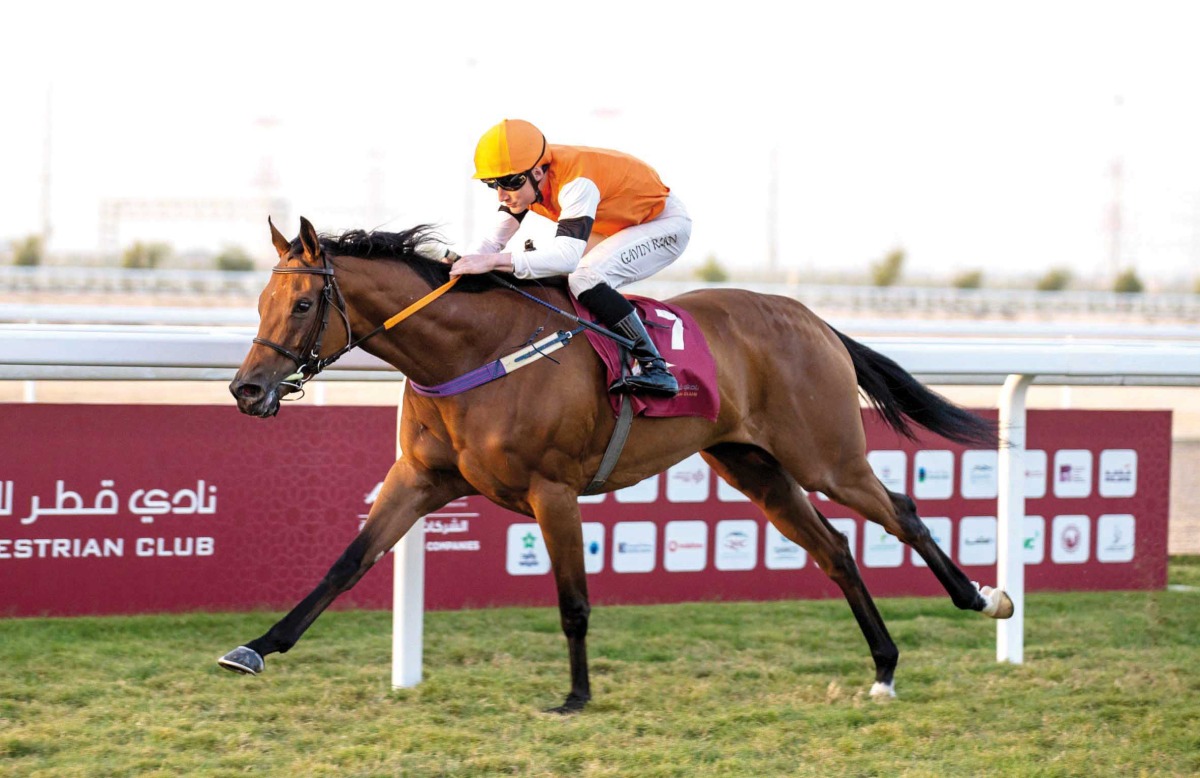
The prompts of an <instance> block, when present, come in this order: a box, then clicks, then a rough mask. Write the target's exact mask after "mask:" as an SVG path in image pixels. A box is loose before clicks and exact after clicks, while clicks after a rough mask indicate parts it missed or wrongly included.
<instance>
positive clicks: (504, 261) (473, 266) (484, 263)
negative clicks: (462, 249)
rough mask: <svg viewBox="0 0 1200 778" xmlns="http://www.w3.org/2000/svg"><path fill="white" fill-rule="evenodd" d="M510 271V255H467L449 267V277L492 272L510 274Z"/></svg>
mask: <svg viewBox="0 0 1200 778" xmlns="http://www.w3.org/2000/svg"><path fill="white" fill-rule="evenodd" d="M512 269H513V264H512V254H509V253H504V254H467V255H466V256H464V257H460V258H459V260H458V261H457V262H455V263H454V264H453V265H451V266H450V275H452V276H465V275H477V274H479V273H489V272H491V271H493V270H501V271H503V272H505V273H511V272H512Z"/></svg>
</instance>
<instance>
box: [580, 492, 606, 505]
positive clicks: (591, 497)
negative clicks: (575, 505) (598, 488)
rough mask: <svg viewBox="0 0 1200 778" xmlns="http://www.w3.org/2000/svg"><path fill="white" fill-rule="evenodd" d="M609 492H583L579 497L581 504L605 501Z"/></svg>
mask: <svg viewBox="0 0 1200 778" xmlns="http://www.w3.org/2000/svg"><path fill="white" fill-rule="evenodd" d="M607 496H608V494H581V495H579V497H578V502H579V504H580V505H595V504H596V503H601V502H604V498H605V497H607Z"/></svg>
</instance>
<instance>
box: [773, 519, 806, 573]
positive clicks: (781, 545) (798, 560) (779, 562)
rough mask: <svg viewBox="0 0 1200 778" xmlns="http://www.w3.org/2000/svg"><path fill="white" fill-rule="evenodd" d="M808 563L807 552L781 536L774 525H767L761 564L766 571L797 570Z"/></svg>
mask: <svg viewBox="0 0 1200 778" xmlns="http://www.w3.org/2000/svg"><path fill="white" fill-rule="evenodd" d="M807 562H808V552H806V551H805V550H804V549H803V548H801V547H800V546H798V545H796V544H795V543H793V542H792V541H790V540H788V539H787V538H785V537H784V536H783V533H781V532H780V531H779V530H777V529H775V525H773V524H768V525H767V551H766V557H765V558H764V559H763V564H764V565H765V566H766V568H767V569H768V570H799V569H800V568H802V567H804V565H805V564H807Z"/></svg>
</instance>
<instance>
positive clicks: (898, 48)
mask: <svg viewBox="0 0 1200 778" xmlns="http://www.w3.org/2000/svg"><path fill="white" fill-rule="evenodd" d="M4 15H5V31H6V34H5V36H4V40H3V43H0V301H2V302H4V303H6V304H10V305H14V306H16V305H42V306H45V305H55V306H57V305H83V306H87V305H105V306H122V307H124V308H128V309H131V310H134V311H135V313H134V314H133V315H132V316H126V318H125V319H123V320H131V321H145V322H146V323H160V324H161V323H163V321H162V320H161V319H160V320H157V321H156V320H154V316H155V314H152V313H150V312H149V308H151V307H154V308H164V307H168V308H178V307H188V308H199V309H205V310H210V311H218V310H221V309H230V310H233V311H242V312H246V315H247V316H248V317H252V316H253V311H252V309H253V306H254V300H255V298H256V296H257V292H258V290H259V289H260V288H261V287H262V285H263V283H264V281H265V277H264V274H263V272H262V271H264V270H265V269H266V268H268V267H269V266H270V265H271V264H272V263H273V262H274V258H275V257H274V252H273V249H272V248H271V243H270V240H269V234H268V231H267V227H266V219H267V216H268V215H270V216H272V217H273V218H274V219H275V222H276V224H278V225H279V226H280V228H281V230H282V231H283V232H284V233H285V234H287V235H288V236H289V237H290V236H292V235H295V234H296V232H297V229H298V219H299V216H300V215H304V216H306V217H308V218H309V219H310V220H312V221H313V223H314V224H315V225H316V226H317V228H318V229H319V230H321V231H322V232H328V233H338V232H341V231H343V230H346V229H351V228H365V229H384V230H401V229H406V228H408V227H411V226H414V225H416V224H421V223H431V224H435V225H438V227H439V229H440V230H441V232H442V233H443V235H444V236H445V237H446V239H447V240H448V241H449V242H452V243H455V244H456V245H458V246H459V247H462V246H465V245H467V244H469V243H470V242H471V241H472V240H473V239H475V238H477V237H479V236H480V233H481V231H482V230H483V229H484V228H485V227H486V225H487V224H488V223H489V219H490V214H491V213H492V212H493V211H494V210H495V207H496V202H495V195H494V193H492V192H491V191H489V190H488V189H486V188H485V187H483V186H481V185H480V184H479V183H478V182H475V181H472V180H471V179H470V175H471V172H472V164H471V161H472V153H473V149H474V145H475V142H476V140H477V139H478V137H479V135H480V134H481V133H482V132H483V131H484V130H485V129H487V128H488V127H490V126H491V125H493V124H495V123H496V122H497V121H499V120H500V119H502V118H506V117H511V118H523V119H527V120H529V121H532V122H534V123H535V124H537V125H538V126H539V127H540V128H541V129H542V130H543V131H544V132H545V133H546V135H547V137H548V139H549V140H550V141H551V142H560V143H570V144H580V145H592V146H603V147H611V148H617V149H620V150H623V151H626V152H629V153H632V154H634V155H635V156H638V157H641V158H642V159H644V160H645V161H647V162H649V163H650V164H651V165H653V166H654V167H655V168H657V169H658V171H659V173H660V174H661V176H662V178H663V180H664V181H665V182H666V183H667V184H668V185H669V186H670V187H671V188H672V189H673V190H674V191H675V192H676V193H677V194H678V195H679V196H680V197H681V198H682V199H683V200H684V201H685V203H686V204H687V206H688V208H689V210H690V211H691V213H692V216H693V218H694V220H695V228H694V233H693V238H692V242H691V245H690V247H689V249H688V251H687V253H686V255H685V256H684V257H683V258H682V259H681V260H680V261H679V262H677V263H676V264H675V265H674V266H672V267H671V268H669V269H668V270H667V271H665V272H664V273H662V274H661V275H660V276H659V277H656V278H655V279H654V281H653V283H652V284H650V282H647V283H648V284H650V285H646V286H640V288H635V289H634V290H633V291H636V292H640V293H642V294H651V295H664V296H665V295H668V294H673V293H676V292H678V291H682V290H683V289H686V288H692V287H693V286H695V285H701V284H711V283H728V284H733V285H739V286H749V287H752V288H758V289H762V290H764V291H775V292H779V293H783V294H789V295H792V296H795V297H797V298H799V299H801V300H803V301H804V302H806V303H807V304H808V305H810V307H813V308H814V309H815V310H817V312H818V313H820V314H821V315H823V316H825V317H827V318H829V319H831V320H833V321H834V322H835V323H842V326H843V327H844V328H846V329H847V331H849V332H851V333H852V334H855V333H857V332H859V331H860V330H859V329H857V328H856V327H855V326H853V324H854V322H861V321H862V320H864V319H869V318H880V317H886V318H888V319H891V320H900V321H908V322H918V321H929V320H946V319H950V320H956V321H966V320H970V321H974V322H979V321H994V322H998V323H999V325H1001V326H1003V325H1014V328H1013V329H1011V330H1010V331H1011V332H1014V333H1016V332H1018V329H1016V328H1015V325H1017V324H1021V325H1030V324H1054V325H1060V324H1061V325H1063V326H1074V327H1084V328H1086V327H1091V328H1093V329H1092V330H1091V332H1093V333H1097V332H1100V333H1105V336H1106V337H1107V336H1114V337H1115V336H1119V334H1120V332H1121V328H1125V327H1134V326H1137V327H1139V328H1146V327H1150V328H1155V327H1157V328H1173V329H1171V330H1170V333H1171V336H1172V337H1181V336H1182V337H1196V329H1195V328H1196V327H1197V326H1200V142H1198V141H1197V138H1200V103H1198V101H1197V99H1196V96H1195V87H1194V81H1195V75H1196V74H1197V73H1200V47H1197V46H1196V45H1195V30H1196V29H1200V8H1197V7H1196V6H1194V5H1192V4H1188V3H1184V2H1177V3H1171V2H1152V3H1137V4H1134V3H1106V2H1088V3H1083V2H1064V3H1055V4H1047V3H1037V2H1010V3H1005V4H1003V5H998V6H997V5H980V4H967V3H961V2H907V3H883V2H845V3H836V4H834V3H821V4H807V3H803V4H793V5H791V6H789V7H787V8H786V9H785V8H784V7H783V6H780V5H779V4H777V3H766V2H743V3H738V4H736V6H728V5H727V6H720V7H716V8H713V9H708V8H707V7H704V8H702V7H701V6H697V5H696V4H693V3H683V2H662V3H644V2H627V1H626V0H614V1H613V2H607V3H604V4H603V5H596V4H584V3H572V2H560V3H554V4H548V3H547V4H538V3H528V2H527V3H520V4H507V5H506V4H500V3H495V2H491V3H485V2H476V1H474V0H467V1H464V2H453V3H404V4H384V3H375V2H355V1H354V0H350V1H348V2H342V3H338V4H336V5H333V4H327V3H325V4H318V3H312V2H289V3H283V2H274V1H268V2H256V3H241V2H237V3H235V2H224V1H223V0H217V1H215V2H207V3H203V4H183V3H161V2H131V1H130V0H114V1H113V2H109V3H104V4H94V3H82V2H61V1H60V2H55V1H54V0H48V1H45V2H40V3H20V4H15V5H10V6H9V7H6V9H5V12H4ZM553 229H554V228H553V225H551V224H550V223H549V222H547V221H545V220H542V219H539V218H537V217H531V218H530V219H527V220H526V222H525V224H524V226H523V228H522V234H521V236H519V237H533V238H534V239H535V240H536V239H549V237H550V236H552V235H553ZM142 307H145V308H146V309H147V313H146V316H145V318H144V319H138V318H137V314H136V309H138V308H142ZM14 310H15V309H14ZM42 310H43V313H42V315H45V314H44V309H42ZM13 316H14V317H17V318H19V316H17V314H13ZM34 318H36V317H34ZM213 318H214V321H213V322H212V323H235V322H234V320H232V319H225V320H221V321H217V320H216V319H217V318H218V317H217V316H216V315H215V314H214V316H213ZM235 318H236V316H235ZM847 320H849V321H850V322H851V324H850V325H847V324H845V323H844V322H846V321H847ZM236 323H244V324H252V323H253V319H252V318H251V319H249V320H248V321H246V322H241V321H240V320H238V321H237V322H236ZM914 326H915V325H914ZM1084 331H1085V330H1078V331H1077V332H1084ZM1161 331H1163V332H1167V330H1166V329H1163V330H1161ZM1072 332H1076V331H1072ZM30 391H31V390H30V387H29V386H28V385H25V386H22V385H20V384H19V383H18V382H0V401H14V400H20V399H21V398H22V396H25V397H26V398H28V395H29V393H30ZM131 391H133V390H131V388H130V386H129V385H126V384H124V383H123V382H109V383H106V384H103V385H99V384H96V383H95V382H93V383H91V384H90V385H87V386H86V387H85V388H80V387H78V386H76V385H73V384H71V383H69V382H45V383H43V384H41V385H40V386H39V387H38V389H37V393H36V394H37V398H38V399H39V400H40V401H55V400H59V401H71V402H74V401H79V400H80V399H81V398H86V399H87V400H89V401H123V400H122V398H123V397H127V396H128V395H129V393H130V392H131ZM379 391H380V389H379V387H377V386H366V385H364V386H356V385H355V384H353V383H351V382H346V383H342V384H338V385H337V386H335V387H331V388H330V389H329V392H330V393H331V395H330V396H331V398H332V400H331V401H341V402H380V401H386V402H392V401H394V398H392V397H391V396H390V395H389V396H387V397H386V398H382V396H381V395H380V394H379ZM948 391H949V393H951V394H952V396H954V397H955V398H956V399H961V400H962V401H965V402H971V403H975V404H977V405H993V404H994V402H995V390H994V389H991V388H988V389H983V388H979V389H954V390H948ZM1106 392H1107V393H1106ZM1137 392H1138V398H1137V399H1131V396H1130V390H1104V389H1080V388H1076V389H1071V388H1052V387H1045V388H1041V389H1038V388H1035V391H1034V393H1033V394H1032V395H1031V402H1032V403H1033V404H1034V405H1036V404H1038V403H1039V402H1040V403H1042V404H1045V405H1052V406H1054V407H1089V406H1092V407H1171V408H1174V409H1175V411H1176V415H1175V419H1176V421H1175V432H1174V434H1175V438H1176V444H1177V448H1176V461H1177V463H1183V462H1193V463H1194V464H1197V465H1200V412H1197V410H1196V408H1197V407H1198V405H1197V403H1196V399H1197V398H1196V390H1194V389H1190V388H1187V389H1185V388H1162V389H1142V390H1137ZM142 394H143V395H144V393H142ZM155 394H156V395H159V394H160V393H157V392H156V393H155ZM381 398H382V399H381ZM151 401H171V402H226V401H227V397H225V396H224V388H223V387H220V386H215V385H213V384H196V385H190V384H187V383H181V384H178V385H176V386H175V387H173V390H172V391H171V392H166V393H161V396H157V397H154V398H152V400H151ZM1189 467H1190V466H1189ZM1193 469H1194V468H1193ZM1180 472H1181V474H1182V472H1183V471H1182V470H1181V471H1180ZM1189 472H1190V471H1189ZM1191 488H1192V487H1191V485H1190V479H1187V478H1183V477H1182V475H1181V476H1180V477H1178V478H1176V479H1175V485H1174V486H1173V500H1174V499H1175V498H1176V495H1177V494H1182V493H1183V491H1186V490H1188V489H1191ZM1193 491H1195V490H1193ZM1187 499H1189V500H1190V501H1191V502H1189V503H1188V504H1189V505H1200V494H1193V495H1192V496H1191V497H1189V498H1187ZM1189 512H1190V513H1200V508H1192V509H1189ZM1173 531H1174V529H1173ZM1190 531H1193V530H1190ZM1194 533H1195V537H1194V540H1193V541H1192V542H1194V543H1195V545H1196V550H1200V531H1194ZM1173 538H1174V535H1173Z"/></svg>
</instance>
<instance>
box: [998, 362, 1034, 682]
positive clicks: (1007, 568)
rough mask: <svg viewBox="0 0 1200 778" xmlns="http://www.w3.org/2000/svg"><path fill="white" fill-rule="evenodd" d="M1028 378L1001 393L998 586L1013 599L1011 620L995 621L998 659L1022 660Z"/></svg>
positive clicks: (1013, 380) (1014, 378) (1018, 378)
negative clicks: (1026, 391) (1013, 609)
mask: <svg viewBox="0 0 1200 778" xmlns="http://www.w3.org/2000/svg"><path fill="white" fill-rule="evenodd" d="M1032 380H1033V376H1032V375H1010V376H1009V377H1008V378H1007V379H1006V380H1005V381H1004V389H1003V390H1001V392H1000V452H999V457H1000V463H999V464H1000V466H999V472H998V473H997V475H998V478H999V481H1000V493H999V495H998V500H997V505H996V513H997V514H998V515H997V517H996V518H997V524H998V527H997V531H998V534H999V536H1000V537H999V543H998V544H997V557H996V562H997V564H996V568H997V571H996V572H997V581H996V585H997V586H998V587H1000V588H1001V589H1003V590H1004V591H1006V592H1008V596H1009V597H1011V598H1012V601H1013V607H1014V608H1015V611H1014V612H1013V615H1012V618H1011V619H1003V620H1001V621H997V622H996V661H997V662H1012V663H1013V664H1016V665H1019V664H1021V663H1023V662H1024V661H1025V559H1024V549H1023V546H1024V541H1025V427H1026V413H1025V390H1026V389H1028V388H1029V383H1030V382H1031V381H1032Z"/></svg>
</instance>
